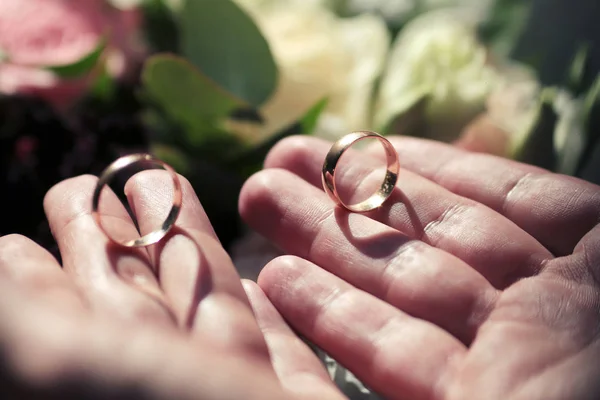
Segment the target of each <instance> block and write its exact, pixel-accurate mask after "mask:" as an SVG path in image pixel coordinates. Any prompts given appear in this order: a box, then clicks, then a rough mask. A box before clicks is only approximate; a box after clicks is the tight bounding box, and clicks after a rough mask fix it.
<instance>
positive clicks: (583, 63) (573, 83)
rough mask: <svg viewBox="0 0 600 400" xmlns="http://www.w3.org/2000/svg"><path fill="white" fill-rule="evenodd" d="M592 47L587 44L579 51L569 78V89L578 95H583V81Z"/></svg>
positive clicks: (570, 69) (572, 64)
mask: <svg viewBox="0 0 600 400" xmlns="http://www.w3.org/2000/svg"><path fill="white" fill-rule="evenodd" d="M589 52H590V46H589V44H585V45H583V46H581V47H580V48H579V50H577V53H576V54H575V57H574V58H573V62H572V63H571V67H570V68H569V73H568V77H567V83H568V88H569V90H570V91H571V92H573V93H574V94H576V95H579V94H581V92H582V89H583V87H582V86H583V81H584V78H585V73H586V70H587V64H588V59H589Z"/></svg>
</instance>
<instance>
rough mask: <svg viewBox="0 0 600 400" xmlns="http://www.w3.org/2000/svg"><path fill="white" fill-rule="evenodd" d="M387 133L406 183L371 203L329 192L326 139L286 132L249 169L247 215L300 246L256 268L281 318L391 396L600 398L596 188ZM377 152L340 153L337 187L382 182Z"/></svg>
mask: <svg viewBox="0 0 600 400" xmlns="http://www.w3.org/2000/svg"><path fill="white" fill-rule="evenodd" d="M391 140H392V141H393V143H394V145H395V147H396V148H397V150H398V152H399V156H400V164H401V168H402V169H401V171H400V175H399V181H398V187H397V188H396V190H395V192H394V194H393V195H392V197H391V199H390V200H389V201H388V202H387V203H385V204H384V206H383V207H382V208H380V209H379V210H376V211H373V212H371V213H369V214H366V215H361V214H351V213H348V212H346V211H344V210H343V209H341V208H338V207H335V206H334V205H333V203H332V202H331V201H330V200H329V198H328V197H327V196H326V195H325V193H324V192H323V190H322V188H321V180H320V173H321V166H322V162H323V159H324V157H325V154H326V153H327V151H328V150H329V147H330V145H331V144H330V143H327V142H324V141H321V140H319V139H315V138H308V137H307V138H289V139H287V140H285V141H283V142H281V143H280V144H279V145H278V146H276V148H275V149H273V151H272V152H271V154H270V155H269V157H268V159H267V161H266V170H264V171H262V172H260V173H258V174H257V175H255V176H254V177H252V178H251V179H250V180H249V181H248V182H247V184H246V186H245V187H244V189H243V191H242V195H241V199H240V209H241V213H242V215H243V217H244V218H245V219H246V221H247V222H249V223H250V224H251V226H253V227H254V228H255V229H256V230H258V231H259V232H260V233H261V234H262V235H264V236H266V237H267V238H269V239H271V240H273V241H274V242H275V243H277V244H278V245H279V246H280V247H281V248H282V249H284V250H285V251H286V252H288V253H289V254H291V255H293V256H286V257H282V258H278V259H276V260H274V261H273V262H272V263H270V264H269V265H268V266H267V267H266V268H265V269H264V270H263V271H262V273H261V276H260V277H259V285H260V287H261V288H262V289H263V290H264V291H265V293H266V294H267V296H268V297H269V299H270V300H271V302H272V303H273V304H274V305H275V307H276V308H277V309H278V310H279V312H280V313H281V314H282V315H283V317H284V318H285V319H286V320H287V321H288V322H289V323H290V324H291V325H292V326H293V327H294V328H295V329H296V330H298V331H299V332H300V333H302V334H303V335H305V336H306V337H307V338H308V339H310V340H312V341H313V342H314V343H315V344H316V345H318V346H320V347H321V348H323V350H325V351H326V352H328V353H329V354H330V355H331V356H332V357H334V358H335V359H337V360H338V361H339V362H340V363H341V364H343V365H344V366H345V367H347V368H349V369H350V370H351V371H352V372H353V373H355V374H356V375H357V376H358V377H359V378H360V379H361V380H362V381H363V382H364V383H366V384H367V385H368V386H370V387H371V388H372V389H373V390H374V391H376V392H378V393H380V394H381V395H383V396H385V397H386V398H390V399H411V400H418V399H444V400H454V399H457V400H467V399H477V400H478V399H489V400H493V399H502V400H509V399H526V400H536V399H539V400H542V399H543V400H551V399H570V400H575V399H596V398H598V397H600V335H599V334H598V332H600V225H598V222H599V217H600V188H599V187H598V186H595V185H592V184H589V183H586V182H583V181H580V180H577V179H574V178H570V177H566V176H560V175H556V174H552V173H549V172H547V171H544V170H541V169H538V168H535V167H531V166H526V165H522V164H519V163H515V162H511V161H508V160H503V159H500V158H496V157H492V156H488V155H482V154H474V153H468V152H465V151H463V150H459V149H457V148H454V147H451V146H448V145H444V144H439V143H434V142H428V141H423V140H418V139H410V138H391ZM375 146H377V147H376V148H379V146H380V145H379V144H377V145H375ZM374 149H375V147H371V148H369V149H368V150H366V152H365V153H363V154H357V153H355V154H354V156H350V155H348V156H345V158H346V157H348V160H349V161H350V162H351V164H349V165H347V166H346V167H347V168H346V169H345V170H344V171H345V172H344V171H342V170H341V171H339V173H340V174H342V175H341V176H340V177H339V180H338V183H339V185H340V186H341V190H342V192H343V196H350V197H352V194H354V193H357V194H358V195H361V196H362V198H363V199H364V198H365V197H364V192H365V190H363V189H364V188H365V187H367V186H368V187H370V188H371V189H372V188H373V187H374V186H373V182H374V180H377V181H378V182H381V180H380V179H381V177H382V176H381V175H378V176H376V174H375V173H374V172H373V171H374V170H375V169H377V168H381V166H382V165H383V163H384V161H383V159H382V158H378V156H375V155H374V154H375V153H374ZM346 199H348V197H346ZM294 256H297V257H294Z"/></svg>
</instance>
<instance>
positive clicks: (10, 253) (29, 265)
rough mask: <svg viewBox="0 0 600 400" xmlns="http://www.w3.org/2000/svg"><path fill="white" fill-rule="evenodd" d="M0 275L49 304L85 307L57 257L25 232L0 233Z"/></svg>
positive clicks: (74, 307)
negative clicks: (0, 235) (22, 233)
mask: <svg viewBox="0 0 600 400" xmlns="http://www.w3.org/2000/svg"><path fill="white" fill-rule="evenodd" d="M0 279H1V280H4V281H7V282H10V283H11V284H12V285H14V286H15V287H18V288H21V289H27V290H29V291H31V292H33V293H35V295H36V296H40V297H43V298H44V300H45V301H48V302H49V303H51V304H56V305H59V306H60V307H69V309H70V310H82V309H83V308H84V303H83V301H82V298H81V296H80V294H79V293H78V291H77V289H76V287H75V285H74V284H73V282H72V281H71V280H70V279H69V278H68V277H67V275H66V274H65V273H64V272H63V271H62V269H61V268H60V265H59V264H58V262H57V261H56V259H55V258H54V257H53V256H52V255H51V254H50V253H49V252H48V251H46V250H45V249H43V248H41V247H40V246H39V245H38V244H36V243H35V242H33V241H32V240H30V239H28V238H26V237H24V236H20V235H8V236H4V237H0Z"/></svg>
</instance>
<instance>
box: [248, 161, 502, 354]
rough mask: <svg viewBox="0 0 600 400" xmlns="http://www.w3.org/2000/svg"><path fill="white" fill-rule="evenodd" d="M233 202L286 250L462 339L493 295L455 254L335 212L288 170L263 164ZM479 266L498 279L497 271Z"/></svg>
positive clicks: (477, 322) (364, 218)
mask: <svg viewBox="0 0 600 400" xmlns="http://www.w3.org/2000/svg"><path fill="white" fill-rule="evenodd" d="M298 199H303V200H302V201H299V200H298ZM240 204H241V206H240V211H241V214H242V216H243V217H244V219H245V220H246V221H247V222H248V223H249V224H250V226H252V227H253V228H254V229H255V230H257V231H258V232H259V233H260V234H262V235H263V236H265V237H267V238H269V239H271V240H273V241H274V242H275V243H277V244H278V245H279V246H280V247H281V248H282V249H284V250H286V251H287V252H288V253H290V254H294V255H297V256H299V257H302V258H306V259H308V260H310V261H312V262H314V263H316V264H318V265H320V266H321V267H323V268H325V269H327V270H328V271H330V272H332V273H333V274H335V275H337V276H339V277H340V278H342V279H344V280H346V281H347V282H349V283H351V284H352V285H354V286H356V287H358V288H360V289H362V290H365V291H367V292H369V293H371V294H373V295H375V296H377V297H379V298H381V299H383V300H385V301H386V302H388V303H390V304H391V305H393V306H395V307H398V308H399V309H401V310H403V311H404V312H406V313H409V314H411V315H413V316H416V317H418V318H421V319H425V320H427V321H430V322H433V323H435V324H436V325H439V326H440V327H442V328H444V329H446V330H448V331H449V332H451V333H452V334H453V335H455V336H456V337H458V338H459V339H460V340H462V341H464V342H465V343H469V342H470V341H471V340H472V338H473V337H474V335H475V333H476V332H477V329H478V328H479V326H480V324H481V323H482V322H483V321H484V320H485V317H486V315H487V313H488V312H489V310H490V308H491V306H492V304H493V302H494V301H495V298H496V297H497V293H496V290H495V289H494V288H493V287H492V285H491V284H490V283H489V282H488V281H487V280H486V279H485V278H484V277H483V276H482V275H481V274H479V273H478V272H477V271H475V270H474V269H473V268H471V267H470V266H468V265H466V264H465V263H464V262H462V261H461V260H459V259H457V258H456V257H454V256H452V255H450V254H448V253H446V252H444V251H442V250H439V249H437V248H435V247H432V246H429V245H427V244H425V243H423V242H420V241H416V240H411V239H410V238H408V237H407V236H406V235H404V234H402V233H401V232H399V231H397V230H395V229H393V228H390V227H388V226H386V225H384V224H382V223H380V222H377V221H375V220H372V219H370V218H368V217H367V216H364V215H360V214H350V215H348V213H345V212H341V211H339V210H338V212H334V210H332V207H331V204H330V201H329V199H328V198H327V196H326V195H325V193H323V192H322V191H320V190H319V189H317V188H315V187H313V186H311V185H309V184H308V183H306V182H304V181H303V180H302V179H300V178H298V177H297V176H295V175H292V174H290V173H289V172H287V171H283V170H266V171H263V172H261V173H260V174H258V175H256V176H255V177H253V178H251V179H250V180H249V181H248V182H247V184H246V186H245V187H244V189H243V191H242V194H241V198H240ZM485 272H486V273H487V274H488V275H490V274H491V273H495V274H496V275H494V277H495V279H497V280H501V279H502V278H501V276H500V274H499V272H501V271H489V270H486V271H485Z"/></svg>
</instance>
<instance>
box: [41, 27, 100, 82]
mask: <svg viewBox="0 0 600 400" xmlns="http://www.w3.org/2000/svg"><path fill="white" fill-rule="evenodd" d="M106 45H107V40H106V38H105V37H103V38H102V39H100V41H99V42H98V44H97V45H96V47H95V48H94V50H92V52H91V53H89V54H87V55H85V56H84V57H82V58H81V59H79V60H78V61H76V62H74V63H72V64H67V65H54V66H46V67H45V69H47V70H49V71H52V72H53V73H54V74H56V75H57V76H58V77H60V78H63V79H75V78H80V77H82V76H84V75H86V74H88V73H89V72H90V71H92V70H93V69H94V68H95V67H96V65H97V64H98V61H99V60H100V57H101V56H102V53H104V50H105V49H106Z"/></svg>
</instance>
